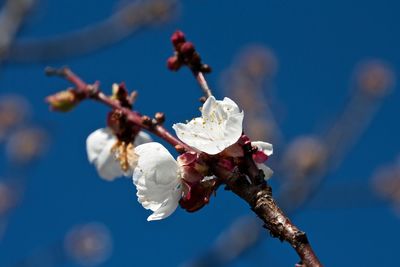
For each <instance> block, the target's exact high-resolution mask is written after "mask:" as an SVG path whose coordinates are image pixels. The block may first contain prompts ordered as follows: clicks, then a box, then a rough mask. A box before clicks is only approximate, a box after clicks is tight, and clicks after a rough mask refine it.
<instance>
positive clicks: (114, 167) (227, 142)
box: [87, 88, 273, 221]
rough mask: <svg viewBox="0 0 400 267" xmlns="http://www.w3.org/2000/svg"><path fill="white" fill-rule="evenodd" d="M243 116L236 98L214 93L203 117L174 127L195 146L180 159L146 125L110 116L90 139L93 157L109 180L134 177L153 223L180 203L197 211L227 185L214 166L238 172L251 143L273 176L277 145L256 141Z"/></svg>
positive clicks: (256, 157)
mask: <svg viewBox="0 0 400 267" xmlns="http://www.w3.org/2000/svg"><path fill="white" fill-rule="evenodd" d="M116 90H118V88H116ZM119 90H124V88H119ZM114 112H115V111H114ZM113 116H114V117H115V114H112V116H111V117H113ZM109 117H110V116H109ZM117 118H118V116H117ZM243 118H244V112H243V111H240V109H239V107H238V105H237V104H236V103H235V102H234V101H232V100H231V99H229V98H224V99H223V100H216V99H215V98H214V96H210V97H208V98H207V99H206V101H205V102H204V104H203V106H202V108H201V117H198V118H194V119H192V120H191V121H189V122H187V123H176V124H174V125H173V129H174V130H175V132H176V135H177V136H178V138H179V139H180V140H181V141H182V142H183V143H184V144H186V145H187V146H188V147H190V150H189V151H184V152H183V153H182V154H181V155H179V156H178V157H177V158H176V159H175V158H174V157H173V156H172V154H171V153H170V152H169V151H168V150H167V149H166V148H165V147H164V146H163V145H162V144H160V143H157V142H152V141H151V138H150V136H149V135H148V134H146V133H145V132H143V131H142V130H141V129H134V130H133V131H132V130H130V131H128V129H132V127H126V128H122V129H121V127H115V125H116V123H115V119H114V120H110V119H109V123H108V124H109V127H108V128H104V129H99V130H96V131H95V132H93V133H92V134H90V135H89V137H88V138H87V153H88V158H89V161H90V162H91V163H93V164H94V165H95V167H96V169H97V171H98V173H99V175H100V177H102V178H104V179H106V180H113V179H115V178H116V177H121V176H128V177H132V178H133V183H134V185H135V186H136V189H137V197H138V201H139V202H140V203H141V204H142V206H143V207H144V208H145V209H149V210H151V211H153V213H152V214H151V215H150V216H149V217H148V220H149V221H150V220H160V219H164V218H166V217H168V216H169V215H171V214H172V213H173V212H174V211H175V210H176V208H177V207H178V206H179V205H180V206H181V207H182V208H184V209H185V210H187V211H189V212H193V211H196V210H198V209H200V208H202V207H203V206H204V205H205V204H207V203H208V202H209V199H210V196H211V195H212V194H213V193H214V192H215V190H216V189H217V188H218V186H219V185H220V183H221V181H220V180H219V178H218V177H217V176H216V175H215V173H214V170H213V166H219V167H221V168H223V169H224V170H226V171H228V172H235V171H238V162H239V161H240V160H241V159H242V158H243V157H244V155H245V151H244V147H245V146H247V147H248V146H249V145H250V147H251V150H252V160H254V163H255V164H256V166H257V167H258V168H259V169H260V170H262V171H263V173H264V177H265V179H268V178H269V177H271V175H272V171H271V169H269V168H268V167H267V166H266V165H264V162H265V161H266V160H267V159H268V157H269V156H270V155H271V154H272V152H273V150H272V145H271V144H269V143H265V142H261V141H257V142H250V140H249V139H248V138H247V137H246V136H245V135H244V134H243ZM117 125H121V124H118V123H117ZM124 138H125V139H124ZM248 182H249V183H251V180H250V179H249V180H248Z"/></svg>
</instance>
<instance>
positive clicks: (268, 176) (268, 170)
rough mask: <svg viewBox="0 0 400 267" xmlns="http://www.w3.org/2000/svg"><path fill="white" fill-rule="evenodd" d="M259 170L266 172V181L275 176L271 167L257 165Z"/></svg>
mask: <svg viewBox="0 0 400 267" xmlns="http://www.w3.org/2000/svg"><path fill="white" fill-rule="evenodd" d="M256 165H257V168H259V169H260V170H262V171H263V172H264V175H265V177H264V179H265V180H268V179H269V178H271V176H272V175H273V174H274V171H273V170H271V168H270V167H268V166H267V165H265V164H263V163H261V164H256Z"/></svg>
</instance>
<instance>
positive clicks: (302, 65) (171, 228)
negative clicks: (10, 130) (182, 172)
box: [0, 0, 400, 267]
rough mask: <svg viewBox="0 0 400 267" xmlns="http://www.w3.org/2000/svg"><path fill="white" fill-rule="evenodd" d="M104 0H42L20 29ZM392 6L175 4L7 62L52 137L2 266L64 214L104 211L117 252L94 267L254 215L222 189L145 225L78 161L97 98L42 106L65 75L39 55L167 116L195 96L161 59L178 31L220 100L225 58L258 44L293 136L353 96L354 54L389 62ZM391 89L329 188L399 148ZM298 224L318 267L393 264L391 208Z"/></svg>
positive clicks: (49, 24) (194, 251)
mask: <svg viewBox="0 0 400 267" xmlns="http://www.w3.org/2000/svg"><path fill="white" fill-rule="evenodd" d="M114 2H115V1H95V0H86V1H67V0H58V1H42V3H40V5H39V6H38V7H37V10H36V13H35V14H34V15H32V16H31V17H30V21H29V24H28V25H27V26H26V27H25V28H24V29H23V31H22V32H21V33H20V34H19V36H18V37H19V38H28V37H29V38H39V37H40V38H42V37H48V36H53V35H55V34H60V33H63V32H68V31H71V30H74V29H77V28H80V27H83V26H85V25H88V24H91V23H93V22H96V21H100V20H101V19H102V18H104V17H106V16H107V15H109V14H110V13H111V12H112V11H113V9H114V8H115V6H114V5H115V4H114ZM399 8H400V4H399V3H398V2H397V1H394V0H384V1H379V2H377V1H372V0H363V1H361V0H355V1H350V2H349V1H344V0H338V1H316V0H309V1H294V0H281V1H276V0H268V1H229V0H220V1H213V0H202V1H184V2H183V3H182V5H181V14H180V15H179V16H178V17H177V18H176V19H175V20H173V21H172V22H170V23H168V24H166V25H163V26H160V27H156V28H150V29H148V30H146V31H141V32H139V33H137V34H135V35H133V36H132V37H130V38H127V39H125V40H123V41H122V42H119V43H118V44H115V45H113V46H112V47H109V48H106V49H103V50H101V51H98V52H96V53H91V54H87V55H84V56H80V57H76V58H71V59H68V60H62V61H57V62H41V63H31V64H17V63H12V62H11V63H9V64H6V65H4V66H3V68H2V69H1V74H0V88H1V89H0V92H1V93H3V92H5V93H6V92H13V93H18V94H23V95H25V96H26V97H27V98H28V99H29V100H30V101H31V103H32V105H33V107H34V117H35V119H36V120H37V121H38V122H40V123H41V124H43V125H46V126H47V127H48V128H49V129H51V134H52V140H51V147H50V149H49V151H48V153H47V154H46V155H45V157H44V158H43V159H42V160H41V161H39V162H38V163H37V164H36V165H35V166H34V168H33V169H32V170H31V171H30V173H29V177H28V186H27V191H26V194H25V196H24V201H23V203H22V204H21V206H20V207H19V208H18V209H16V211H15V212H13V214H12V216H11V221H10V225H9V228H8V232H7V233H6V236H5V238H4V240H3V241H2V242H1V243H0V265H1V266H8V265H10V264H11V263H13V262H15V261H17V260H18V259H21V258H23V257H24V256H26V255H28V254H30V253H32V251H33V250H35V249H37V248H40V247H44V246H46V245H48V244H50V243H52V242H54V241H55V240H58V239H60V238H62V237H63V236H64V234H65V232H66V231H67V230H68V229H69V228H70V227H71V226H72V225H75V224H77V223H83V222H87V221H101V222H104V223H105V224H106V225H107V226H108V227H109V228H110V230H111V232H112V234H113V237H114V252H113V255H112V257H111V258H110V259H109V260H108V261H107V262H105V263H104V264H103V265H102V266H104V267H108V266H110V267H111V266H114V267H129V266H143V265H145V266H178V265H179V264H180V263H182V262H184V261H186V260H187V259H190V258H192V257H194V256H196V255H199V254H200V253H201V252H202V251H204V250H205V249H206V248H207V247H208V246H209V245H210V244H211V243H212V242H213V240H215V238H216V236H217V235H218V234H219V233H220V232H221V230H223V229H224V228H225V227H226V226H227V225H229V223H230V222H232V221H233V220H234V219H235V218H237V217H239V216H242V215H246V214H249V213H250V210H249V209H248V208H247V206H246V204H245V203H244V202H243V201H241V200H240V199H238V198H237V197H235V196H233V195H232V194H231V193H229V192H225V191H223V190H221V191H220V192H218V196H217V197H216V198H213V199H212V201H211V204H210V205H208V206H207V207H205V208H204V209H202V210H201V211H199V212H197V213H194V214H188V213H185V212H184V211H183V210H178V211H177V212H176V213H175V214H174V215H173V216H171V217H170V218H168V219H166V220H163V221H160V222H152V223H149V222H147V221H146V218H147V216H148V214H149V213H148V212H147V211H145V210H144V209H143V208H142V207H141V206H140V205H139V204H138V203H137V201H136V196H135V193H136V192H135V188H134V186H133V185H132V182H131V180H130V179H120V180H118V181H116V182H113V183H108V182H105V181H103V180H101V179H99V178H98V177H97V175H96V172H95V169H94V168H93V167H92V166H90V165H89V163H88V161H87V158H86V152H85V140H86V137H87V136H88V134H89V133H91V132H92V131H93V130H95V129H97V128H100V127H103V126H104V123H105V116H106V113H107V109H106V108H105V107H103V106H101V105H99V104H96V103H89V102H87V103H84V104H82V105H81V106H79V107H78V108H77V109H76V110H74V111H73V112H71V113H68V114H58V113H51V112H49V111H48V107H47V106H46V104H45V103H44V100H43V99H44V97H45V96H46V95H48V94H51V93H53V92H56V91H57V90H60V89H63V88H65V87H66V86H68V84H67V83H66V82H64V81H62V80H59V79H54V78H52V79H49V78H47V77H45V76H44V75H43V69H44V67H45V66H46V65H47V64H52V65H55V66H61V65H69V66H70V67H72V68H73V69H74V70H75V71H76V72H78V73H79V74H80V75H81V76H82V77H84V78H85V79H86V80H87V81H95V80H100V81H101V83H102V85H103V89H104V90H107V89H109V88H110V86H111V84H112V83H113V82H119V81H125V82H126V84H127V86H128V87H129V88H134V89H136V90H139V94H140V96H139V100H138V103H137V109H138V110H140V111H141V112H142V113H145V114H150V115H151V114H154V113H155V112H157V111H163V112H165V113H166V115H167V122H166V125H167V126H168V127H170V126H171V125H172V123H174V122H179V121H185V120H186V119H190V118H192V117H194V116H196V115H197V114H198V109H197V107H198V102H197V99H198V97H199V96H201V92H200V90H199V89H198V88H197V85H196V83H195V81H194V79H193V78H192V76H191V74H190V73H189V72H188V71H187V70H183V71H180V72H178V73H171V72H169V71H168V70H167V69H166V68H165V61H166V59H167V57H168V56H169V55H170V54H171V49H172V48H171V45H170V43H169V36H170V34H171V33H172V32H173V31H174V30H176V29H182V30H184V31H185V32H186V33H187V35H188V38H189V39H191V40H193V41H194V42H195V43H196V46H197V48H198V49H199V51H200V52H201V54H202V56H203V58H204V60H205V61H206V62H207V63H209V64H210V65H211V66H212V67H213V69H214V72H213V73H212V74H211V75H209V78H208V79H209V82H210V84H211V86H212V87H213V88H214V89H215V94H216V95H217V96H218V97H222V96H223V95H222V91H221V90H219V89H220V88H219V82H218V81H219V75H220V74H221V72H222V71H223V70H224V69H226V68H227V67H229V65H230V64H231V62H232V60H233V59H234V57H235V55H236V54H237V53H238V52H240V51H241V49H242V48H243V47H244V46H246V45H248V44H254V43H257V44H261V45H265V46H268V47H269V48H270V49H272V50H273V51H274V53H275V55H276V56H277V58H278V60H279V70H278V73H277V76H276V79H275V81H274V84H275V91H274V94H275V97H276V98H277V99H278V100H279V105H281V106H282V107H283V108H281V109H280V110H283V113H282V114H277V117H278V118H279V123H280V125H281V127H282V130H283V132H284V134H285V137H286V139H287V140H291V139H292V138H294V137H296V136H298V135H301V134H307V133H310V132H313V131H315V130H317V129H321V128H323V127H325V126H326V125H329V122H330V121H332V120H333V118H334V116H335V114H336V113H337V112H338V111H340V109H341V108H342V107H343V105H344V102H345V100H346V99H347V97H348V95H349V89H350V87H351V81H352V74H353V70H354V68H355V67H356V66H357V64H358V63H359V62H360V61H362V60H366V59H371V58H378V59H382V60H384V61H386V62H388V63H389V64H391V66H392V67H393V69H394V71H395V73H397V70H398V69H399V68H400V53H399V47H400V36H399V34H398V29H399V25H400V17H399V16H398V12H397V11H398V10H399ZM398 89H399V88H395V90H394V92H393V93H392V94H391V95H390V96H389V97H387V98H386V99H385V100H384V103H383V106H382V108H381V109H380V110H379V112H378V113H377V114H376V117H375V118H374V120H373V121H372V124H371V126H370V128H369V129H368V131H367V132H366V133H365V134H364V135H363V136H362V138H361V140H360V142H359V143H358V144H356V145H355V146H354V147H353V149H352V150H351V151H350V152H349V154H348V155H347V156H346V158H345V160H344V162H343V164H342V165H341V166H340V167H339V168H338V169H337V170H336V171H335V172H333V173H332V174H330V175H329V181H328V183H327V185H326V187H329V185H330V184H335V183H339V182H348V183H352V182H363V181H365V183H367V179H368V178H369V177H370V176H371V174H372V173H373V171H374V170H375V169H376V167H377V166H379V165H381V164H383V163H385V162H391V161H394V160H395V159H396V157H397V156H398V152H399V141H398V136H399V135H400V126H399V124H398V114H399V96H400V93H399V90H398ZM266 141H268V140H266ZM279 153H280V151H279V150H275V154H278V155H279ZM294 221H295V223H296V224H298V225H299V226H300V227H301V228H302V229H303V230H305V231H306V232H307V233H308V235H309V239H310V241H311V242H312V244H313V246H314V247H315V250H316V252H317V253H318V254H319V256H320V258H321V259H322V261H323V262H324V263H325V265H326V266H393V265H395V264H396V263H397V261H398V259H397V255H396V252H397V251H398V242H397V241H398V239H399V238H400V231H399V230H398V225H399V218H398V217H396V216H395V215H394V214H393V213H392V211H391V210H390V208H389V207H388V206H385V205H382V206H379V205H378V206H375V207H363V208H359V209H356V208H352V209H329V210H324V209H316V210H313V209H312V208H305V209H303V210H301V211H299V212H298V213H296V215H295V216H294ZM266 235H267V234H266ZM296 261H297V258H296V255H295V254H294V252H293V251H292V250H291V249H290V248H289V246H288V245H287V244H282V243H280V242H279V241H278V240H271V239H269V240H268V241H265V242H263V243H262V244H260V245H259V246H258V247H256V248H255V249H254V250H253V251H251V252H250V253H248V254H246V255H245V256H244V257H243V258H241V259H240V260H239V261H238V262H236V263H234V264H233V265H232V266H267V265H270V266H293V265H294V263H295V262H296ZM65 266H74V265H72V264H71V265H65Z"/></svg>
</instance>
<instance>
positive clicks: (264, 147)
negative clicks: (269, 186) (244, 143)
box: [251, 141, 274, 180]
mask: <svg viewBox="0 0 400 267" xmlns="http://www.w3.org/2000/svg"><path fill="white" fill-rule="evenodd" d="M251 145H252V146H254V147H256V148H258V151H260V152H262V153H263V154H264V155H265V156H267V157H269V156H271V155H272V153H273V152H274V150H273V147H272V145H271V144H270V143H267V142H262V141H254V142H251ZM256 165H257V167H258V168H259V169H260V170H262V171H263V172H264V175H265V177H264V179H265V180H268V179H269V178H271V176H272V174H273V173H274V172H273V171H272V170H271V168H269V167H268V166H267V165H265V164H264V163H257V162H256Z"/></svg>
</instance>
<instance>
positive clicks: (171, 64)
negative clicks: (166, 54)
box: [167, 56, 182, 71]
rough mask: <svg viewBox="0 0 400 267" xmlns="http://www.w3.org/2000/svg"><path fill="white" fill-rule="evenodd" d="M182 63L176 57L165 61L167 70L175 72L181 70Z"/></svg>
mask: <svg viewBox="0 0 400 267" xmlns="http://www.w3.org/2000/svg"><path fill="white" fill-rule="evenodd" d="M181 66H182V63H181V61H180V60H179V59H178V57H176V56H172V57H170V58H168V60H167V67H168V69H169V70H172V71H177V70H179V69H180V68H181Z"/></svg>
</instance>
